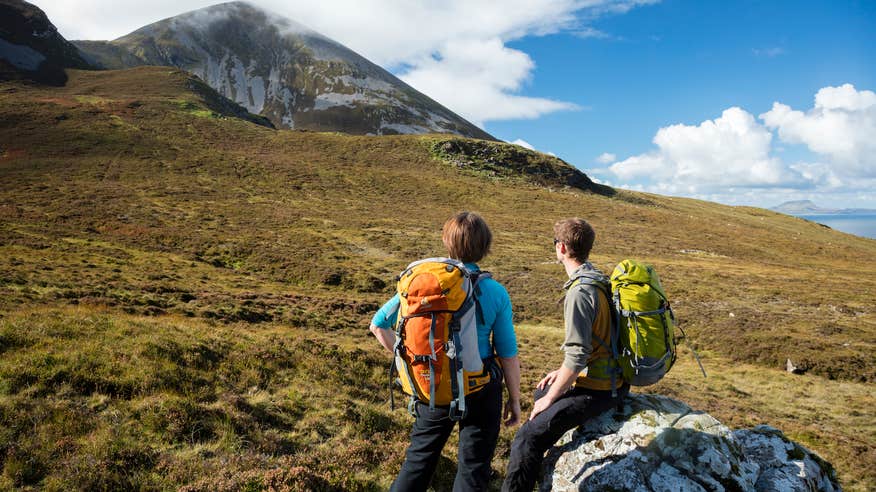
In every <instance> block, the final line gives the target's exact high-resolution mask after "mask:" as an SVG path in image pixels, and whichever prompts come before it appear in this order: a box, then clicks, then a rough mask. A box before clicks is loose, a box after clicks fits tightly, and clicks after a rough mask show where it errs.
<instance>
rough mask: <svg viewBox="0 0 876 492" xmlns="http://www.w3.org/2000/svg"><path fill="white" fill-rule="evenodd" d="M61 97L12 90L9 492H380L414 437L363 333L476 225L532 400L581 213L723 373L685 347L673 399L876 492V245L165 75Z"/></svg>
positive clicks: (2, 445) (3, 97) (78, 89)
mask: <svg viewBox="0 0 876 492" xmlns="http://www.w3.org/2000/svg"><path fill="white" fill-rule="evenodd" d="M69 76H70V81H69V83H68V84H67V86H66V87H61V88H51V89H46V88H35V87H30V86H25V85H20V84H17V83H14V82H7V83H3V84H2V85H0V354H2V358H0V429H2V430H0V467H2V469H3V474H2V478H0V488H2V486H3V485H4V484H6V485H13V486H31V485H34V486H42V487H46V488H67V487H69V486H71V485H72V484H80V486H82V487H83V488H95V487H96V488H100V487H113V486H121V487H126V488H128V487H144V488H157V489H167V488H175V487H177V486H186V487H188V489H189V490H217V489H223V488H224V489H227V490H232V489H240V488H243V487H244V486H251V487H252V488H253V489H259V488H265V487H267V486H269V485H271V484H273V485H276V486H277V487H280V488H282V487H281V485H282V486H286V487H287V488H289V489H293V490H294V489H295V488H296V487H298V488H300V489H305V490H306V489H310V488H315V487H316V488H325V487H342V488H347V489H380V488H384V487H387V486H388V484H389V482H390V481H391V479H392V476H391V475H392V473H393V472H394V471H395V470H397V468H398V465H399V464H400V461H401V459H402V453H403V451H404V446H405V442H406V436H407V426H408V424H409V417H408V416H407V415H406V413H405V412H404V411H403V410H401V409H398V410H396V411H395V412H391V411H390V410H389V408H388V404H387V403H386V399H387V396H388V395H387V393H386V389H385V386H386V381H385V378H386V375H385V369H386V365H385V364H387V363H388V360H389V357H388V355H386V354H383V353H381V351H380V350H378V346H377V343H376V342H375V341H373V340H372V339H371V338H370V337H371V336H370V334H369V333H368V332H367V329H366V327H367V322H368V319H369V317H370V315H371V314H372V313H373V311H374V310H375V309H376V308H377V307H378V306H379V304H380V303H381V302H382V301H383V300H385V299H386V298H387V297H388V296H389V295H390V294H391V292H392V289H393V285H392V282H393V275H395V274H396V273H398V271H400V270H401V269H402V268H403V267H404V266H405V265H406V263H407V262H408V261H410V260H412V259H415V258H418V257H423V256H427V255H437V254H443V250H442V247H441V244H440V239H439V230H440V226H441V224H442V223H443V221H444V220H445V219H446V218H447V217H448V216H449V215H450V214H452V213H454V212H456V211H459V210H462V209H468V210H476V211H478V212H480V213H482V214H483V215H484V216H485V217H486V219H487V220H488V222H489V223H490V225H491V227H492V228H493V231H494V233H495V244H494V248H493V253H492V255H491V256H489V257H488V258H487V259H486V260H485V261H484V262H483V264H482V266H483V267H484V268H486V269H488V270H490V271H492V272H493V274H494V276H495V277H496V278H497V279H498V280H500V281H501V282H502V283H503V284H505V285H506V286H507V287H508V289H509V291H510V293H511V297H512V301H513V302H514V308H515V316H516V322H517V324H518V326H519V328H518V333H519V337H520V340H521V358H522V362H523V364H524V383H525V384H530V385H531V384H533V383H534V382H535V381H537V380H538V379H539V378H540V376H541V375H542V374H543V370H545V369H547V368H548V366H549V365H555V364H557V363H559V360H560V355H561V354H560V353H559V351H558V350H557V347H558V345H559V343H561V338H562V333H561V329H560V328H559V326H560V323H559V322H560V320H561V312H560V308H559V307H558V306H557V299H559V298H560V297H561V295H562V292H561V290H560V287H561V286H562V283H563V278H562V277H563V273H562V271H561V268H560V267H558V266H557V265H556V264H554V262H553V247H552V245H551V227H552V224H553V222H554V221H555V220H557V219H559V218H562V217H566V216H580V217H584V218H587V219H588V220H589V221H591V223H592V224H593V225H594V228H595V229H596V231H597V242H596V246H595V249H594V258H593V259H594V261H595V263H597V264H598V265H599V266H601V267H602V268H603V269H605V270H606V271H608V270H610V269H611V268H612V267H613V265H614V264H615V263H616V262H617V261H619V260H620V259H622V258H625V257H635V258H639V259H642V260H646V261H649V262H652V263H653V264H655V265H656V266H657V268H658V269H659V271H660V273H661V276H662V277H663V279H664V284H665V286H666V287H667V290H668V291H669V294H670V296H671V298H672V299H673V307H674V310H675V312H676V314H677V315H678V316H679V317H680V321H681V324H682V326H683V327H684V329H685V331H686V332H687V334H688V343H689V344H691V345H693V346H696V347H697V348H698V350H700V352H701V355H702V356H703V360H704V363H705V364H706V367H707V369H708V370H709V371H710V377H709V378H708V379H705V380H704V379H703V378H702V377H701V376H698V375H697V373H696V372H695V370H694V369H695V365H694V364H693V363H692V360H691V358H690V355H689V354H688V353H687V352H686V351H683V353H682V358H681V361H680V363H679V365H678V368H677V369H674V371H673V373H672V374H671V375H670V376H669V377H668V380H667V381H665V382H664V383H661V385H660V386H659V387H658V388H656V389H655V391H659V392H663V393H665V394H670V395H673V396H676V397H679V398H682V399H684V400H686V401H688V402H689V403H691V404H692V405H694V406H697V407H699V408H700V409H702V410H704V411H708V412H710V413H712V414H713V415H715V416H716V417H718V418H719V419H722V420H723V421H725V422H727V423H729V424H731V425H753V424H757V423H769V424H771V425H774V426H776V427H779V428H781V429H782V430H784V431H785V432H786V433H787V434H789V435H790V436H791V437H792V438H794V439H797V440H799V441H801V442H802V443H804V444H805V445H807V446H809V447H811V448H812V449H814V450H815V451H817V452H819V453H820V454H821V455H822V456H824V457H825V458H826V459H828V460H830V461H831V462H833V463H834V464H835V465H836V466H837V467H838V469H839V471H840V476H841V478H842V480H843V482H844V485H845V486H846V487H847V488H850V489H853V490H854V489H856V488H859V489H861V490H864V489H872V488H874V487H876V472H874V471H873V469H872V467H861V466H860V463H861V462H862V461H861V460H862V459H863V460H864V462H869V463H872V462H876V444H874V443H876V426H874V424H873V421H874V419H873V417H874V415H873V410H872V408H874V406H873V405H874V403H876V401H874V400H876V398H874V396H873V384H874V381H876V359H874V357H873V355H872V354H873V349H874V345H876V314H874V309H873V307H872V299H873V297H874V293H876V275H874V273H876V270H874V269H876V267H874V266H873V260H874V258H876V241H873V240H868V239H863V238H858V237H855V236H851V235H847V234H842V233H839V232H836V231H833V230H830V229H827V228H825V227H823V226H820V225H818V224H815V223H812V222H807V221H804V220H801V219H795V218H792V217H788V216H785V215H781V214H778V213H773V212H770V211H767V210H762V209H754V208H741V207H728V206H722V205H718V204H713V203H708V202H701V201H696V200H690V199H681V198H668V197H661V196H656V195H647V194H641V193H631V192H626V191H618V192H614V191H613V190H610V189H607V188H605V187H600V186H599V185H595V184H593V183H592V182H590V181H589V180H588V179H587V178H586V176H584V175H583V174H581V173H580V172H576V171H575V170H574V169H573V168H571V167H569V166H568V165H567V164H565V163H563V162H562V161H560V160H558V159H555V158H551V157H549V156H544V155H541V154H537V153H533V152H529V151H525V150H522V149H520V148H519V147H515V146H510V145H503V144H497V143H494V142H479V141H473V140H465V139H455V138H450V137H446V136H398V137H353V136H347V135H341V134H326V133H312V132H300V131H285V130H284V131H277V130H274V129H271V128H269V127H267V126H262V125H259V124H256V123H264V121H263V120H259V119H258V117H252V116H246V115H244V114H242V113H241V112H240V111H239V108H238V107H236V106H234V105H227V104H225V103H223V101H224V100H219V99H216V98H215V93H213V92H212V91H210V90H209V89H208V88H205V87H203V84H200V85H199V84H198V83H197V82H196V81H194V80H193V79H191V78H190V77H189V76H188V75H186V74H185V73H183V72H180V71H176V70H169V69H167V68H157V67H141V68H137V69H132V70H125V71H110V72H80V71H69ZM226 102H227V101H226ZM570 185H571V186H570ZM789 358H790V359H791V360H792V361H793V363H794V364H795V365H797V366H798V367H800V368H802V369H803V370H804V371H806V373H805V374H804V375H791V374H788V373H786V372H785V371H784V370H783V369H784V366H785V363H786V360H787V359H789ZM649 390H650V389H649ZM525 410H526V409H525ZM33 415H37V416H39V418H37V419H34V417H32V416H33ZM34 422H37V423H34ZM512 436H513V431H508V430H506V431H503V436H502V441H501V442H500V449H499V451H498V454H497V458H496V460H495V462H494V467H495V468H496V471H497V474H498V475H497V476H500V475H501V473H502V470H503V467H504V459H505V457H504V455H503V453H506V452H507V446H508V443H509V442H510V441H509V440H510V438H511V437H512ZM445 453H446V456H447V457H448V458H449V459H452V456H453V454H454V452H453V450H452V448H451V447H448V449H447V450H446V451H445ZM89 467H97V469H98V470H99V471H100V473H93V472H94V470H93V469H91V468H89ZM387 470H389V471H387ZM86 476H87V477H92V478H90V479H89V480H95V481H94V482H87V481H86V480H85V478H84V477H86ZM449 481H452V466H451V465H450V464H448V463H442V466H441V468H440V472H439V477H438V478H437V484H438V486H439V488H440V487H442V486H444V485H446V484H447V483H449ZM442 484H443V485H442Z"/></svg>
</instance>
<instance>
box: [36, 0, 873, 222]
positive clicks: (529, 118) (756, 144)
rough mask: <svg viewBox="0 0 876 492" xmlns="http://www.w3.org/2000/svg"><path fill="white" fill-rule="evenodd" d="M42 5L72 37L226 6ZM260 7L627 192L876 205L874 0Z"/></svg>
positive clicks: (135, 1) (468, 0)
mask: <svg viewBox="0 0 876 492" xmlns="http://www.w3.org/2000/svg"><path fill="white" fill-rule="evenodd" d="M33 1H35V3H37V5H38V6H40V7H41V8H43V9H44V10H45V11H46V13H47V14H48V15H49V18H50V19H51V20H52V21H53V22H54V23H55V25H56V26H57V27H58V29H59V31H60V32H61V34H63V35H64V36H65V37H67V38H68V39H114V38H116V37H119V36H122V35H124V34H127V33H129V32H131V31H133V30H135V29H137V28H139V27H141V26H144V25H146V24H149V23H151V22H155V21H158V20H161V19H163V18H167V17H171V16H174V15H178V14H180V13H183V12H186V11H189V10H194V9H198V8H202V7H206V6H209V5H211V4H214V3H219V0H152V1H150V2H142V1H139V0H76V1H71V0H33ZM250 2H251V3H253V4H255V5H257V6H260V7H263V8H266V9H268V10H271V11H274V12H276V13H278V14H280V15H283V16H285V17H288V18H290V19H293V20H294V21H296V22H299V23H302V24H304V25H306V26H308V27H310V28H312V29H315V30H316V31H319V32H321V33H323V34H325V35H326V36H328V37H330V38H332V39H335V40H336V41H339V42H341V43H343V44H344V45H346V46H347V47H349V48H351V49H353V50H355V51H357V52H358V53H360V54H362V55H363V56H365V57H366V58H368V59H370V60H371V61H373V62H375V63H377V64H379V65H381V66H383V67H385V68H387V69H388V70H390V71H392V72H393V73H395V74H396V75H397V76H399V77H400V78H401V79H402V80H404V81H405V82H407V83H409V84H410V85H412V86H413V87H415V88H417V89H419V90H420V91H422V92H424V93H426V94H427V95H429V96H430V97H432V98H433V99H435V100H437V101H439V102H440V103H442V104H444V105H445V106H447V107H448V108H450V109H451V110H453V111H455V112H457V113H459V114H460V115H462V116H463V117H465V118H468V119H469V120H470V121H472V122H474V123H475V124H478V125H481V126H482V127H484V128H485V129H486V130H487V131H489V132H490V133H492V134H493V135H495V136H496V137H498V138H500V139H503V140H506V141H509V142H517V143H519V144H521V145H524V146H530V147H533V148H535V149H536V150H539V151H543V152H550V153H553V154H555V155H557V156H559V157H561V158H563V159H564V160H566V161H567V162H569V163H571V164H573V165H575V166H577V167H579V168H580V169H582V170H584V171H585V172H587V173H588V174H589V175H591V176H592V177H594V178H596V179H598V180H600V181H601V182H605V183H608V184H611V185H613V186H619V187H625V188H630V189H637V190H642V191H649V192H655V193H662V194H668V195H678V196H689V197H695V198H701V199H706V200H712V201H718V202H722V203H728V204H739V205H755V206H764V207H770V206H774V205H777V204H779V203H781V202H783V201H787V200H796V199H810V200H813V201H815V202H816V203H817V204H819V205H822V206H824V207H866V208H874V209H876V192H874V190H876V55H874V54H873V52H876V1H867V2H861V1H806V0H799V1H770V2H756V1H717V0H715V1H711V0H709V1H692V0H688V1H680V0H503V1H502V2H496V1H494V0H443V1H441V2H435V1H431V0H321V1H320V2H313V1H312V0H250ZM107 11H112V12H113V15H112V16H107V15H106V12H107ZM598 156H602V158H601V159H600V161H601V162H598V161H597V157H598Z"/></svg>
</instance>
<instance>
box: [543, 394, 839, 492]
mask: <svg viewBox="0 0 876 492" xmlns="http://www.w3.org/2000/svg"><path fill="white" fill-rule="evenodd" d="M545 477H546V478H545V481H544V483H542V484H541V490H543V491H549V490H553V491H572V490H612V491H630V492H634V491H635V492H645V491H666V492H670V491H672V492H678V491H685V492H687V491H689V492H694V491H707V490H708V491H725V490H728V491H732V490H745V491H748V490H752V491H815V490H818V491H838V490H841V488H840V486H839V483H838V481H837V479H836V475H835V472H834V469H833V467H832V466H831V465H830V464H829V463H827V462H825V461H824V460H822V459H821V458H819V457H818V456H817V455H815V454H813V453H812V452H810V451H809V450H807V449H806V448H804V447H803V446H800V445H799V444H797V443H794V442H792V441H790V440H789V439H788V438H787V437H785V435H784V434H782V432H781V431H779V430H777V429H774V428H772V427H769V426H763V425H762V426H757V427H755V428H753V429H741V430H730V429H729V428H727V427H726V426H724V425H722V424H721V423H720V422H718V421H717V420H716V419H715V418H714V417H712V416H710V415H708V414H706V413H703V412H699V411H695V410H693V409H691V408H690V407H688V406H687V405H685V404H684V403H682V402H679V401H676V400H673V399H671V398H667V397H663V396H657V395H647V394H631V395H630V397H629V398H628V399H627V403H626V405H625V406H624V409H623V411H622V412H607V413H605V414H603V415H602V416H601V417H600V418H598V419H595V420H593V421H591V422H590V423H588V425H586V426H582V427H580V428H579V429H577V430H572V431H569V432H568V433H566V435H565V436H563V438H561V439H560V441H559V442H558V443H557V445H556V446H555V447H554V448H553V449H552V450H551V451H550V452H549V454H548V457H547V459H546V460H545Z"/></svg>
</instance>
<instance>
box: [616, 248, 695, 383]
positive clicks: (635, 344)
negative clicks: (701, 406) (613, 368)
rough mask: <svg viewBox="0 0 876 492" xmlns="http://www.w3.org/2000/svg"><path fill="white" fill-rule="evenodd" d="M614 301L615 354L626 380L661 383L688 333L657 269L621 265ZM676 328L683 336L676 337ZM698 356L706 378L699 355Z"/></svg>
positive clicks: (626, 262) (631, 262) (633, 263)
mask: <svg viewBox="0 0 876 492" xmlns="http://www.w3.org/2000/svg"><path fill="white" fill-rule="evenodd" d="M611 298H612V304H613V305H614V310H615V313H614V316H613V318H614V327H615V328H616V329H617V330H618V331H617V332H616V333H617V339H618V347H617V348H616V351H613V352H614V353H616V357H617V360H618V362H619V364H620V371H621V374H622V378H623V380H624V381H626V382H628V383H629V384H630V385H632V386H648V385H652V384H654V383H656V382H658V381H660V380H661V379H662V378H663V376H665V375H666V373H667V372H669V370H670V369H671V368H672V365H673V364H674V363H675V359H676V357H677V355H678V352H677V350H676V345H677V343H678V342H680V341H681V340H682V339H684V331H683V330H681V328H678V327H677V325H676V322H675V316H674V315H673V314H672V308H671V307H670V305H669V300H668V298H667V297H666V293H665V292H664V291H663V287H662V286H661V285H660V278H659V277H658V276H657V272H656V271H655V270H654V267H652V266H651V265H646V264H644V263H640V262H638V261H635V260H623V261H622V262H620V263H619V264H618V265H617V267H615V269H614V271H613V272H612V274H611ZM676 328H678V330H679V331H680V332H681V336H677V335H676V334H675V329H676ZM613 338H614V337H613ZM694 357H695V358H696V360H697V363H698V364H700V369H701V370H702V371H703V376H705V374H706V372H705V370H704V369H703V366H702V364H701V363H700V361H699V357H697V355H696V352H694Z"/></svg>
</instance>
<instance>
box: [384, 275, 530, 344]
mask: <svg viewBox="0 0 876 492" xmlns="http://www.w3.org/2000/svg"><path fill="white" fill-rule="evenodd" d="M465 266H466V268H468V269H469V270H471V271H473V272H476V271H480V268H478V266H477V265H476V264H474V263H466V264H465ZM478 289H479V290H480V296H479V297H478V302H479V304H480V309H481V314H482V315H483V318H481V316H478V320H477V332H478V351H479V352H480V354H481V358H482V359H486V358H487V357H490V356H492V355H493V351H494V348H495V354H496V355H497V356H499V357H505V358H507V357H514V356H515V355H517V336H516V335H515V333H514V323H513V319H512V311H511V297H509V296H508V291H507V290H505V287H503V286H502V284H500V283H499V282H496V281H495V280H493V279H492V278H484V279H481V280H480V281H479V282H478ZM398 308H399V296H398V294H396V295H394V296H393V297H392V298H391V299H390V300H388V301H387V302H386V303H385V304H384V305H383V306H382V307H381V308H380V309H379V310H378V311H377V312H376V313H375V314H374V317H373V318H372V319H371V323H372V324H373V325H375V326H377V327H378V328H381V329H384V330H388V329H391V328H393V327H394V326H395V323H396V320H397V319H398ZM491 335H492V343H491V342H490V336H491Z"/></svg>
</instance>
